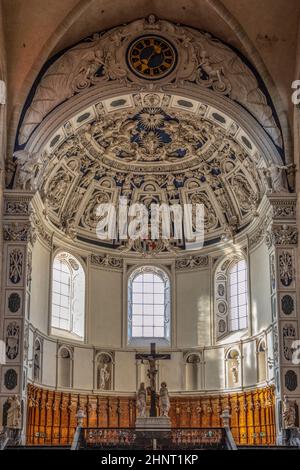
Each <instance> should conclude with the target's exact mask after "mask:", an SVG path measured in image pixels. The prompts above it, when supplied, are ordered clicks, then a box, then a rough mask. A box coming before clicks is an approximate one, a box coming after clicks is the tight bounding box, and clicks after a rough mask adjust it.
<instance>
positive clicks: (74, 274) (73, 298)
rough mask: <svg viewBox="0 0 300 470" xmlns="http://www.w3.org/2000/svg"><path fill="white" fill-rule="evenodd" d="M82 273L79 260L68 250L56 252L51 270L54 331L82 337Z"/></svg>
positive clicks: (83, 295)
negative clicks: (67, 251)
mask: <svg viewBox="0 0 300 470" xmlns="http://www.w3.org/2000/svg"><path fill="white" fill-rule="evenodd" d="M84 310H85V274H84V270H83V267H82V265H81V264H80V262H79V261H78V260H77V259H76V258H75V257H74V256H72V255H70V254H69V253H66V252H63V253H59V254H58V255H56V257H55V259H54V261H53V271H52V317H51V327H52V333H53V334H59V335H65V336H66V335H67V336H68V335H71V336H72V337H73V338H75V339H80V340H82V339H83V338H84Z"/></svg>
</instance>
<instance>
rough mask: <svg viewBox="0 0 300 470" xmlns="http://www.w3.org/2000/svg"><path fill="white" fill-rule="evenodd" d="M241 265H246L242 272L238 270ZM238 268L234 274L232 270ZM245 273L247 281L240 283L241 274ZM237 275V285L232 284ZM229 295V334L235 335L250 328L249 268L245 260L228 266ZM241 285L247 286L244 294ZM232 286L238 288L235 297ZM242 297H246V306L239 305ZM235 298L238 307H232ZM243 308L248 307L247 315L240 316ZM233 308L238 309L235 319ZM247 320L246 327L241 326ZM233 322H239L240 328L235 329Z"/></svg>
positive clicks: (236, 261)
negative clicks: (240, 291) (233, 277)
mask: <svg viewBox="0 0 300 470" xmlns="http://www.w3.org/2000/svg"><path fill="white" fill-rule="evenodd" d="M240 263H244V265H245V267H244V268H243V269H241V270H238V265H239V264H240ZM234 268H236V272H232V270H233V269H234ZM242 271H244V272H245V276H244V277H245V279H244V280H242V281H240V280H239V273H240V272H242ZM234 274H236V276H237V282H235V283H232V282H231V279H232V275H234ZM227 275H228V293H227V296H228V332H229V333H235V332H237V331H242V330H245V329H247V328H248V266H247V262H246V260H245V259H239V260H235V261H234V262H232V263H230V265H229V266H228V274H227ZM241 284H245V291H244V292H242V293H239V285H241ZM232 286H236V290H237V292H236V294H235V295H232ZM240 295H245V299H246V301H245V303H244V304H240V303H239V296H240ZM233 298H237V304H236V306H233V305H232V300H233ZM241 307H246V314H245V315H240V309H241ZM233 308H236V309H237V316H236V317H233V316H232V314H233V311H232V309H233ZM243 319H245V323H246V324H245V326H241V322H242V320H243ZM233 321H237V325H238V328H233V327H232V322H233Z"/></svg>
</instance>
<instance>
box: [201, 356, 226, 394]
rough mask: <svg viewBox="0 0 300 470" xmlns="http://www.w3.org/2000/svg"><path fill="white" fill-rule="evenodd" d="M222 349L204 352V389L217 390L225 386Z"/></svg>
mask: <svg viewBox="0 0 300 470" xmlns="http://www.w3.org/2000/svg"><path fill="white" fill-rule="evenodd" d="M224 355H225V353H224V349H223V348H218V349H208V350H206V351H205V354H204V360H205V369H204V370H205V382H204V383H205V389H206V390H218V389H221V388H224V386H225V375H224V374H225V372H224V370H225V368H224Z"/></svg>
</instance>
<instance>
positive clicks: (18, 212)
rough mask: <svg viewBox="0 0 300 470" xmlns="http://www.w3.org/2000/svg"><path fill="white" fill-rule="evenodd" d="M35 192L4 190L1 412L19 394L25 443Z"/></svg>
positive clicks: (22, 436) (22, 440)
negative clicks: (3, 350) (31, 209)
mask: <svg viewBox="0 0 300 470" xmlns="http://www.w3.org/2000/svg"><path fill="white" fill-rule="evenodd" d="M32 197H33V193H32V192H24V191H16V190H7V191H5V192H4V217H3V241H4V256H3V271H2V272H3V282H2V296H1V297H2V305H1V309H2V312H3V316H2V322H1V330H0V331H1V339H2V340H3V341H4V342H5V346H6V349H5V350H6V354H5V363H4V364H2V366H1V369H2V370H1V396H2V405H1V415H2V411H3V405H4V404H5V402H7V399H9V398H11V397H12V396H13V395H16V396H17V398H18V400H19V401H20V403H21V414H22V418H21V423H20V434H21V442H24V441H25V434H26V409H27V406H26V395H27V390H26V388H27V387H26V386H27V370H28V354H27V351H28V321H29V311H30V292H31V259H32V243H33V240H32V238H33V230H32V226H31V222H30V202H31V200H32Z"/></svg>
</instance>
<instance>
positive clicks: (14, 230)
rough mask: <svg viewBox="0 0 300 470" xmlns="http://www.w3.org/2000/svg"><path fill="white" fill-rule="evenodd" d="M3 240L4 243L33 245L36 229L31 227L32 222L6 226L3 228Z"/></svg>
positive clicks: (13, 223) (14, 223)
mask: <svg viewBox="0 0 300 470" xmlns="http://www.w3.org/2000/svg"><path fill="white" fill-rule="evenodd" d="M3 239H4V241H13V242H16V241H17V242H30V243H33V242H34V241H35V232H34V227H32V226H31V224H30V222H28V223H20V222H12V223H10V224H5V225H4V227H3Z"/></svg>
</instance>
